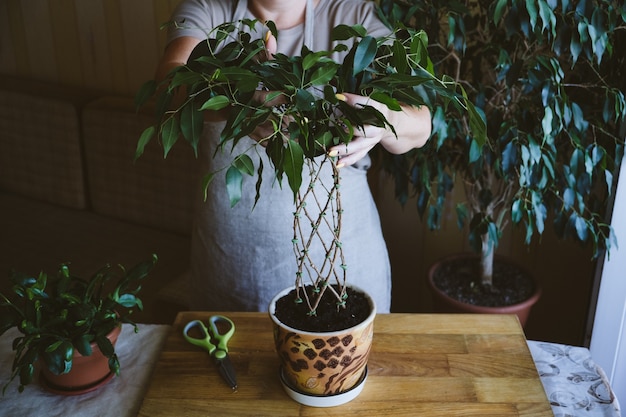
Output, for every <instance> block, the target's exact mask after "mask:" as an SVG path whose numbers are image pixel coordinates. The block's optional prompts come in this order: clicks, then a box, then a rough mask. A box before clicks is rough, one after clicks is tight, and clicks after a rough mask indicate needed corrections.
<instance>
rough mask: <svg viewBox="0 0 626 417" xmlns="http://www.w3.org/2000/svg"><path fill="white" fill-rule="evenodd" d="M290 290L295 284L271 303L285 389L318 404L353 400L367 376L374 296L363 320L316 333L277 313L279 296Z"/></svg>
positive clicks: (281, 293)
mask: <svg viewBox="0 0 626 417" xmlns="http://www.w3.org/2000/svg"><path fill="white" fill-rule="evenodd" d="M353 288H354V287H353ZM355 289H357V288H355ZM291 290H293V287H292V288H288V289H286V290H284V291H282V292H280V293H279V294H278V295H276V297H274V299H273V300H272V302H271V303H270V307H269V313H270V317H271V319H272V322H273V323H274V343H275V346H276V351H277V353H278V356H279V358H280V361H281V379H282V383H283V386H284V388H285V391H286V392H287V394H288V395H289V396H290V397H291V398H293V399H294V400H296V401H298V402H300V403H302V404H305V405H311V406H317V407H328V406H335V405H339V404H343V403H345V402H348V401H350V400H352V399H353V398H355V397H356V396H357V395H358V394H359V393H360V391H361V389H362V388H363V383H364V382H365V379H366V376H367V359H368V357H369V353H370V349H371V346H372V338H373V335H374V318H375V317H376V306H375V304H374V300H372V299H371V297H369V296H367V297H368V301H369V303H370V306H371V312H370V314H369V316H368V317H367V319H366V320H365V321H363V322H362V323H360V324H358V325H356V326H354V327H351V328H349V329H346V330H339V331H335V332H321V333H315V332H308V331H302V330H298V329H295V328H292V327H289V326H287V325H286V324H284V323H282V322H281V321H280V320H279V319H278V318H277V317H276V315H275V311H276V302H277V300H279V299H280V298H282V297H284V296H286V295H287V294H289V292H290V291H291ZM358 290H359V291H361V292H363V291H362V290H360V289H358Z"/></svg>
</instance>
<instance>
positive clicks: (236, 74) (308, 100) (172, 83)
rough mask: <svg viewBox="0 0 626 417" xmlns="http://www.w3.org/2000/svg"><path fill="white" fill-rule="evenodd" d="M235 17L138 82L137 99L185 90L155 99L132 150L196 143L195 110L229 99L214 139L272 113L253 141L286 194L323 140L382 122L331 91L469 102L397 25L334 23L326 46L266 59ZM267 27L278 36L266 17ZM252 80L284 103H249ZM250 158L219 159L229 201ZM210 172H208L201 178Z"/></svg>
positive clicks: (224, 143)
mask: <svg viewBox="0 0 626 417" xmlns="http://www.w3.org/2000/svg"><path fill="white" fill-rule="evenodd" d="M238 23H239V24H237V23H226V24H223V25H220V26H218V27H217V28H215V29H214V30H213V31H212V32H211V34H210V37H209V38H208V39H207V40H206V41H205V42H202V44H201V45H200V46H199V47H197V48H196V51H194V54H192V57H191V58H190V60H189V62H188V65H185V66H181V67H178V68H175V69H174V70H173V71H172V72H171V73H170V74H169V76H168V77H167V78H166V79H165V80H164V81H163V82H162V83H160V84H159V85H157V83H156V82H155V81H149V82H147V83H146V84H145V85H144V86H143V87H142V88H141V89H140V91H139V92H138V93H137V96H136V103H137V105H138V106H141V105H142V104H144V103H145V102H146V101H147V100H149V99H151V98H153V97H154V98H155V100H156V102H157V103H169V102H170V100H171V97H172V96H173V95H174V93H175V91H176V90H177V89H178V88H181V87H184V88H186V91H187V97H186V100H185V101H184V102H183V103H182V105H180V107H178V108H175V109H168V107H167V106H165V105H163V106H161V105H159V106H157V107H158V109H157V115H156V116H157V123H156V124H155V125H154V126H151V127H149V128H147V129H146V130H145V132H144V133H143V134H142V135H141V138H140V139H139V142H138V145H137V151H136V155H135V157H136V158H138V157H139V156H140V155H141V154H142V153H143V149H144V147H145V146H146V145H147V143H148V142H149V141H150V140H151V139H152V138H153V137H158V138H160V141H161V144H162V146H163V151H164V155H165V156H167V154H168V153H169V152H170V150H171V148H172V147H173V146H174V144H175V143H176V141H177V140H178V138H180V137H182V138H183V139H185V141H186V142H187V143H188V144H189V145H191V146H192V147H193V149H194V150H197V146H198V142H199V140H200V135H201V128H202V123H201V121H202V117H203V116H202V112H201V111H203V110H214V111H219V110H222V109H226V108H228V109H229V118H228V121H227V123H226V127H225V128H224V130H223V132H222V135H221V144H220V146H221V147H222V148H226V147H228V148H232V147H233V146H234V145H235V144H236V143H237V142H238V141H239V140H240V139H241V138H242V137H244V136H246V135H248V134H249V133H251V132H252V131H253V130H254V129H255V128H256V126H257V125H259V124H260V123H263V122H265V121H268V120H269V121H271V122H272V123H273V124H274V133H273V134H272V135H271V136H269V137H267V138H265V139H264V140H263V141H262V142H263V145H265V152H267V155H268V156H269V159H270V161H271V162H272V164H273V168H274V170H275V173H276V176H277V178H278V179H279V180H280V179H282V178H283V175H286V176H287V179H288V182H289V185H290V188H291V190H292V191H293V193H294V195H295V194H296V193H297V191H298V189H299V188H300V185H301V183H302V167H303V160H304V159H305V158H307V159H313V158H315V157H316V156H319V155H322V154H324V153H325V152H326V150H327V149H328V148H329V147H330V146H333V145H336V144H339V143H347V142H349V141H350V140H351V138H352V134H351V131H353V129H359V128H360V127H362V126H363V125H365V124H374V125H377V126H388V122H387V120H386V118H385V117H384V116H383V114H382V113H381V112H379V111H378V110H376V109H375V108H374V107H371V106H365V107H363V108H362V109H358V110H357V109H354V108H352V107H350V106H349V105H348V104H346V103H345V102H343V101H341V100H338V99H337V98H336V97H335V93H337V92H338V93H344V92H352V93H358V94H362V95H368V96H370V97H372V98H373V99H375V100H377V101H379V102H381V103H383V104H385V105H386V106H387V107H389V108H390V109H392V110H400V103H406V104H409V105H427V106H430V107H432V106H435V105H439V104H440V103H444V104H443V105H445V106H450V108H451V109H455V111H457V112H462V113H464V112H465V111H466V108H467V106H468V103H467V102H466V101H465V100H464V97H463V95H462V92H461V90H460V89H459V86H458V85H456V83H454V82H452V81H451V80H450V79H438V78H436V77H435V76H433V73H432V63H431V62H430V59H429V56H428V52H427V50H426V45H427V43H428V39H427V38H426V36H425V34H424V33H423V32H419V31H415V30H411V29H406V28H398V29H396V30H395V32H394V35H395V37H394V36H389V37H384V38H380V39H375V38H373V37H371V36H368V35H367V33H366V31H365V29H364V28H363V27H360V26H346V25H340V26H338V27H336V28H334V30H333V33H332V36H333V39H335V40H337V41H338V43H337V46H336V47H335V48H334V49H333V50H332V51H311V50H309V49H307V48H306V47H303V48H302V50H301V55H299V56H292V57H290V56H285V55H283V54H276V55H275V56H274V57H273V58H272V59H270V60H260V59H259V56H260V55H262V54H264V50H265V49H264V48H265V46H264V43H263V41H262V40H261V39H255V38H254V36H252V35H251V34H250V33H247V32H244V31H242V30H241V28H242V27H244V28H247V29H248V30H249V31H250V32H251V33H252V34H255V33H256V31H257V29H258V28H257V26H258V25H260V23H258V22H257V21H254V20H243V21H241V22H238ZM268 27H269V28H270V29H272V30H273V31H274V35H275V36H279V34H278V33H277V32H276V31H275V29H274V26H273V25H272V24H271V22H270V23H268ZM337 51H340V52H345V53H346V56H345V59H344V60H343V62H335V61H333V60H332V59H331V54H332V53H333V52H337ZM259 86H261V88H262V89H264V90H267V91H273V92H275V93H274V94H272V95H270V97H268V99H267V101H268V102H270V101H272V100H273V99H277V98H279V99H280V100H281V101H282V102H283V103H282V104H281V105H275V106H269V105H267V104H266V103H257V102H254V101H253V99H252V98H253V97H252V96H253V93H254V91H255V90H256V89H257V88H259ZM469 106H470V107H471V104H469ZM198 110H200V111H198ZM470 119H471V120H472V127H475V128H476V130H475V135H476V137H477V138H478V140H481V139H480V138H484V127H482V120H480V117H479V116H478V115H476V114H475V113H473V112H472V115H471V116H470ZM253 167H255V163H254V162H253V161H252V160H251V158H250V157H249V156H247V155H233V163H232V164H231V166H230V167H224V169H225V170H226V180H227V184H228V186H227V189H228V192H229V197H230V200H231V204H233V205H234V204H236V203H237V202H238V200H239V198H240V193H241V182H242V181H243V179H244V178H245V177H246V176H249V175H252V174H253V172H254V170H253V169H251V168H253ZM261 168H262V166H258V168H257V169H261ZM213 175H214V173H208V174H207V178H206V179H205V186H207V187H208V186H209V184H210V182H211V180H212V178H213ZM258 197H259V196H257V198H258Z"/></svg>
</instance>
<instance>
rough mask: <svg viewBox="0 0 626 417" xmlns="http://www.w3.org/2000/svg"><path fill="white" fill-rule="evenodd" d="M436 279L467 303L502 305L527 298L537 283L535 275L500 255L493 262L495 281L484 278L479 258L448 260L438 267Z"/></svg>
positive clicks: (453, 296) (454, 295)
mask: <svg viewBox="0 0 626 417" xmlns="http://www.w3.org/2000/svg"><path fill="white" fill-rule="evenodd" d="M433 281H434V283H435V285H436V286H437V288H439V289H440V290H442V291H443V292H445V293H446V294H447V295H448V296H450V297H452V298H454V299H456V300H458V301H461V302H463V303H467V304H473V305H478V306H483V307H501V306H508V305H512V304H517V303H520V302H522V301H525V300H527V299H528V298H530V296H531V295H532V294H533V292H534V290H535V286H534V283H533V280H532V277H531V276H530V275H529V274H528V273H527V272H525V271H524V270H521V269H520V268H518V267H516V266H515V265H513V264H509V263H507V262H499V261H498V260H497V259H496V261H495V263H494V266H493V285H482V283H481V282H480V262H479V259H478V258H460V259H456V260H453V261H449V262H448V261H447V262H446V263H444V264H443V265H441V267H440V268H439V269H438V271H437V273H436V275H435V276H434V277H433Z"/></svg>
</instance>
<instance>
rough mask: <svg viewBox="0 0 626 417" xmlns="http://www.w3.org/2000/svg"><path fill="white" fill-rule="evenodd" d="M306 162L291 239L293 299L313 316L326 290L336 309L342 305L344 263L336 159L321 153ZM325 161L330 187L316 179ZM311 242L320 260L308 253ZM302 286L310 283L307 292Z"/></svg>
mask: <svg viewBox="0 0 626 417" xmlns="http://www.w3.org/2000/svg"><path fill="white" fill-rule="evenodd" d="M306 163H307V164H308V168H309V169H308V172H309V179H308V181H309V184H308V187H306V189H304V190H301V191H300V192H299V193H297V195H296V211H295V212H294V227H293V230H294V236H293V240H292V242H293V250H294V253H295V255H296V262H297V272H296V292H297V297H296V301H297V302H306V303H307V305H308V308H309V315H315V314H316V311H317V308H318V306H319V303H320V300H321V299H322V296H323V295H324V294H325V292H326V291H330V292H332V294H333V295H334V296H335V298H336V299H337V309H339V308H342V307H345V302H346V297H347V294H346V288H345V287H346V264H345V258H344V255H343V248H342V244H341V236H340V231H341V219H342V214H343V210H342V208H341V192H340V179H341V177H340V175H339V169H338V168H337V158H336V157H329V156H325V157H324V158H323V159H322V160H321V162H317V161H311V160H306ZM327 164H330V167H331V168H332V178H333V181H332V184H331V185H330V187H329V186H328V185H327V184H325V183H324V181H322V179H321V178H320V173H321V172H322V168H323V167H324V166H325V165H327ZM305 225H307V226H310V229H309V228H308V227H305ZM315 245H320V247H322V248H323V251H324V254H325V256H324V259H323V260H320V259H317V260H314V259H312V257H311V256H310V253H309V249H310V248H311V247H313V246H315ZM333 284H335V285H334V286H333ZM306 285H311V286H312V288H313V293H312V294H311V295H310V294H308V293H307V291H306V290H305V286H306Z"/></svg>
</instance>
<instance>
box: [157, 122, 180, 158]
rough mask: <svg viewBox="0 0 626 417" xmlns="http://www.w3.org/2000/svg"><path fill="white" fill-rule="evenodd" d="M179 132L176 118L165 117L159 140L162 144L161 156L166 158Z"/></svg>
mask: <svg viewBox="0 0 626 417" xmlns="http://www.w3.org/2000/svg"><path fill="white" fill-rule="evenodd" d="M179 134H180V127H179V124H178V120H177V119H176V118H175V117H170V118H169V119H167V120H166V121H165V122H164V123H163V126H162V128H161V142H162V144H163V158H167V154H168V153H169V152H170V150H171V149H172V147H173V146H174V144H175V143H176V141H177V140H178V135H179Z"/></svg>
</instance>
